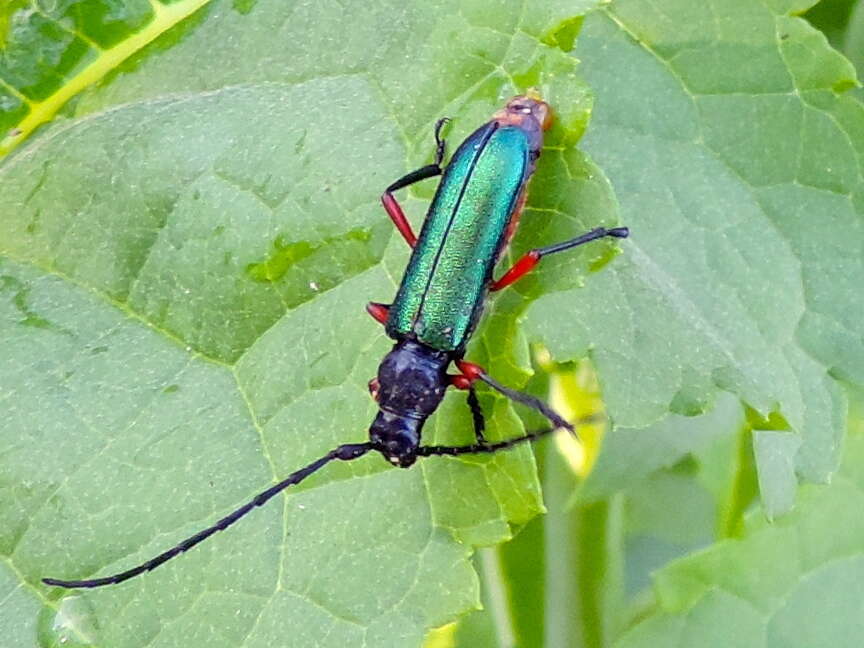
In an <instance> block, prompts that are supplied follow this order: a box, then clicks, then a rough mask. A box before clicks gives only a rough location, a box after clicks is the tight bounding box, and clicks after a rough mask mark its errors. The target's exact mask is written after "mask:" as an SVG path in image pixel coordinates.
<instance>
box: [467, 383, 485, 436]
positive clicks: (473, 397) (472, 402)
mask: <svg viewBox="0 0 864 648" xmlns="http://www.w3.org/2000/svg"><path fill="white" fill-rule="evenodd" d="M468 407H469V409H470V410H471V419H472V420H473V422H474V436H475V437H477V443H480V444H483V443H486V437H485V436H483V432H485V430H486V417H485V416H484V415H483V408H482V407H480V401H479V400H477V390H475V389H474V387H469V388H468Z"/></svg>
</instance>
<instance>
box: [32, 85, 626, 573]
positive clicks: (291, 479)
mask: <svg viewBox="0 0 864 648" xmlns="http://www.w3.org/2000/svg"><path fill="white" fill-rule="evenodd" d="M551 120H552V112H551V109H550V107H549V105H548V104H547V103H546V102H544V101H543V100H542V99H541V98H540V96H539V95H538V94H537V93H536V92H533V91H529V92H528V93H526V94H524V95H519V96H516V97H514V98H512V99H511V100H510V101H508V102H507V103H506V105H505V106H504V107H503V108H502V109H501V110H499V111H497V112H496V113H495V114H494V115H493V116H492V118H491V119H490V120H489V121H488V122H487V123H485V124H484V125H482V126H481V127H480V128H478V129H477V130H475V131H474V132H473V133H472V134H471V135H469V136H468V138H467V139H466V140H465V141H464V142H463V143H462V144H461V145H460V146H459V148H458V149H457V150H456V152H455V153H454V154H453V156H452V157H451V159H450V161H449V163H448V164H447V165H446V166H444V157H445V151H446V143H445V140H444V139H443V138H442V137H441V129H442V127H443V126H444V124H445V123H446V121H447V119H446V118H445V119H441V120H438V122H437V123H436V125H435V131H434V133H435V144H436V147H435V158H434V162H433V163H432V164H429V165H427V166H424V167H422V168H420V169H417V170H416V171H413V172H411V173H409V174H407V175H405V176H403V177H402V178H400V179H398V180H397V181H396V182H394V183H393V184H391V185H390V186H389V187H387V189H386V190H385V191H384V193H383V195H382V196H381V201H382V203H383V206H384V209H385V210H386V212H387V214H388V216H389V217H390V219H391V220H392V221H393V224H394V225H395V227H396V229H397V230H398V231H399V233H400V234H401V235H402V237H403V238H404V239H405V241H406V242H407V243H408V245H409V246H411V248H412V253H411V258H410V260H409V262H408V266H407V268H406V270H405V274H404V275H403V277H402V281H401V283H400V285H399V288H398V291H397V293H396V298H395V300H394V301H393V303H392V304H391V305H385V304H382V303H377V302H371V303H370V304H368V306H367V311H368V312H369V314H370V315H371V316H372V317H373V318H375V319H376V320H377V321H378V322H380V323H381V324H383V325H384V327H385V331H386V332H387V335H388V336H389V337H390V338H392V339H393V340H394V341H395V344H394V346H393V348H392V349H391V351H390V352H389V353H388V354H387V355H386V356H385V357H384V359H383V360H382V361H381V364H380V366H379V367H378V375H377V377H376V378H373V379H372V380H371V381H370V383H369V390H370V393H371V394H372V397H373V398H374V399H375V401H376V402H377V404H378V413H377V415H376V416H375V420H374V421H373V422H372V424H371V426H370V428H369V438H368V441H366V442H363V443H346V444H343V445H340V446H338V447H337V448H335V449H333V450H331V451H330V452H328V453H327V454H325V455H324V456H323V457H320V458H319V459H316V460H315V461H313V462H312V463H310V464H309V465H307V466H305V467H303V468H301V469H299V470H297V471H296V472H294V473H291V474H290V475H289V476H288V477H286V478H285V479H284V480H282V481H281V482H279V483H278V484H275V485H273V486H271V487H270V488H268V489H267V490H265V491H263V492H261V493H259V494H258V495H256V496H255V497H254V498H253V499H252V500H251V501H249V502H247V503H246V504H244V505H243V506H241V507H240V508H238V509H236V510H235V511H233V512H231V513H229V514H228V515H226V516H225V517H223V518H222V519H220V520H219V521H218V522H216V523H215V524H214V525H212V526H210V527H208V528H206V529H203V530H201V531H199V532H198V533H196V534H195V535H193V536H191V537H189V538H187V539H186V540H184V541H183V542H181V543H179V544H178V545H176V546H174V547H172V548H171V549H169V550H167V551H165V552H163V553H161V554H159V555H158V556H156V557H155V558H152V559H150V560H148V561H146V562H144V563H142V564H140V565H138V566H136V567H133V568H131V569H128V570H126V571H123V572H120V573H118V574H114V575H112V576H106V577H104V578H94V579H89V580H60V579H56V578H44V579H42V581H43V582H44V583H45V584H46V585H54V586H59V587H66V588H79V587H80V588H89V587H101V586H103V585H111V584H115V583H121V582H123V581H126V580H128V579H130V578H133V577H135V576H138V575H139V574H142V573H144V572H147V571H150V570H152V569H155V568H156V567H158V566H159V565H161V564H163V563H165V562H166V561H168V560H170V559H171V558H174V557H175V556H177V555H178V554H181V553H183V552H184V551H187V550H189V549H191V548H192V547H194V546H195V545H197V544H199V543H200V542H203V541H204V540H206V539H207V538H209V537H210V536H212V535H213V534H214V533H216V532H218V531H222V530H224V529H226V528H228V527H229V526H231V525H232V524H234V523H235V522H237V521H238V520H239V519H240V518H242V517H243V516H244V515H246V514H247V513H249V512H250V511H252V510H253V509H254V508H256V507H258V506H262V505H263V504H264V503H266V502H267V501H268V500H270V499H271V498H273V497H275V496H276V495H277V494H279V493H281V492H282V491H283V490H285V489H286V488H288V487H289V486H292V485H294V484H298V483H300V482H301V481H303V480H304V479H306V477H308V476H309V475H311V474H312V473H314V472H316V471H318V470H320V469H321V468H322V467H324V466H325V465H327V464H328V463H330V462H331V461H334V460H340V461H352V460H354V459H357V458H359V457H362V456H363V455H365V454H366V453H368V452H370V451H373V450H374V451H377V452H378V453H380V454H381V455H382V456H383V457H384V458H385V459H386V460H388V461H389V462H390V463H392V464H393V465H395V466H398V467H401V468H408V467H410V466H411V465H413V464H414V463H415V462H416V461H417V459H418V458H420V457H430V456H436V455H449V456H457V455H463V454H482V453H493V452H498V451H500V450H505V449H507V448H511V447H513V446H515V445H517V444H520V443H524V442H526V441H531V440H534V439H537V438H540V437H542V436H544V435H547V434H550V433H551V432H554V431H555V430H558V429H561V428H564V429H567V430H569V431H570V432H574V429H573V426H572V425H571V424H570V423H569V422H567V421H566V420H565V419H564V418H563V417H561V416H560V415H559V414H558V413H556V412H555V411H554V410H553V409H552V408H551V407H549V406H548V405H546V404H545V403H544V402H543V401H541V400H539V399H537V398H535V397H533V396H531V395H529V394H525V393H522V392H519V391H516V390H513V389H510V388H508V387H505V386H504V385H502V384H500V383H498V382H497V381H496V380H494V379H493V378H492V377H490V376H489V375H488V374H487V373H486V371H485V370H484V369H483V368H482V367H480V366H479V365H476V364H474V363H471V362H468V361H466V360H465V359H464V354H465V346H466V344H467V343H468V341H469V340H470V338H471V334H472V333H473V332H474V329H475V328H476V326H477V323H478V321H479V319H480V316H481V314H482V312H483V306H484V303H485V301H486V297H487V294H488V293H489V292H496V291H498V290H501V289H502V288H505V287H507V286H509V285H510V284H512V283H513V282H515V281H517V280H518V279H519V278H521V277H523V276H524V275H525V274H527V273H528V272H529V271H530V270H531V269H532V268H534V267H535V266H536V265H537V264H538V263H539V261H540V260H541V259H542V258H544V257H546V256H548V255H550V254H556V253H558V252H563V251H565V250H569V249H571V248H575V247H577V246H580V245H583V244H585V243H588V242H590V241H594V240H597V239H601V238H605V237H612V238H626V237H627V236H628V235H629V230H628V229H627V228H626V227H615V228H611V229H606V228H602V227H599V228H596V229H594V230H591V231H590V232H587V233H585V234H583V235H581V236H578V237H576V238H573V239H570V240H567V241H563V242H561V243H557V244H554V245H549V246H547V247H541V248H536V249H533V250H531V251H529V252H527V253H526V254H524V255H523V256H522V257H521V258H520V259H519V260H518V261H517V262H516V263H515V264H514V265H513V266H512V267H511V268H510V269H509V270H507V271H506V272H505V273H504V274H503V275H502V276H501V277H500V278H498V279H494V278H493V271H494V269H495V266H496V264H497V262H498V259H499V257H500V256H501V254H502V252H503V251H504V249H505V248H506V247H507V245H508V244H509V242H510V239H511V238H512V236H513V234H514V232H515V230H516V227H517V224H518V222H519V216H520V214H521V212H522V209H523V207H524V205H525V199H526V196H527V187H528V182H529V180H530V178H531V175H532V174H533V172H534V169H535V167H536V163H537V158H538V157H539V156H540V151H541V148H542V145H543V134H544V131H545V130H547V129H548V128H549V126H550V124H551ZM439 175H440V176H442V178H441V181H440V183H439V184H438V189H437V191H436V193H435V197H434V198H433V200H432V203H431V204H430V206H429V210H428V212H427V214H426V218H425V220H424V222H423V227H422V230H421V232H420V236H419V237H417V236H415V234H414V232H413V230H412V228H411V225H410V223H409V222H408V219H407V218H406V217H405V213H404V212H403V210H402V208H401V206H400V205H399V203H398V202H397V200H396V198H395V196H394V193H395V192H396V191H398V190H400V189H403V188H405V187H407V186H409V185H412V184H414V183H416V182H420V181H421V180H425V179H428V178H432V177H435V176H439ZM454 364H455V366H456V368H457V370H458V373H456V374H449V373H448V368H449V367H450V366H451V365H454ZM477 381H480V382H483V383H485V384H486V385H488V386H489V387H491V388H492V389H494V390H495V391H497V392H499V393H501V394H502V395H504V396H505V397H507V398H509V399H510V400H513V401H515V402H518V403H521V404H523V405H525V406H528V407H531V408H533V409H535V410H537V411H538V412H540V413H541V414H543V415H544V416H545V417H546V418H547V419H548V420H549V421H550V422H551V423H552V427H549V428H546V429H542V430H539V431H535V432H528V433H526V434H524V435H523V436H520V437H515V438H512V439H507V440H503V441H496V442H488V441H487V440H486V438H485V437H484V434H483V432H484V428H485V418H484V415H483V411H482V409H481V408H480V403H479V401H478V399H477V394H476V391H475V383H476V382H477ZM448 387H454V388H456V389H460V390H465V391H467V392H468V399H467V402H468V406H469V408H470V410H471V414H472V420H473V423H474V433H475V437H476V442H475V443H473V444H470V445H464V446H446V445H425V446H424V445H421V444H420V440H421V436H422V430H423V425H424V423H425V422H426V420H427V419H428V418H429V417H430V416H431V415H432V414H433V413H434V412H435V410H436V409H437V408H438V406H439V405H440V404H441V401H442V400H443V398H444V395H445V392H446V391H447V388H448Z"/></svg>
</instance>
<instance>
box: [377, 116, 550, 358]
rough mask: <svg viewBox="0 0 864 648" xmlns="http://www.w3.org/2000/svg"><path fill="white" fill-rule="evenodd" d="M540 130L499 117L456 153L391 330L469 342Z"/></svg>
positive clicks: (395, 334)
mask: <svg viewBox="0 0 864 648" xmlns="http://www.w3.org/2000/svg"><path fill="white" fill-rule="evenodd" d="M538 135H539V133H535V132H533V131H531V130H525V129H524V128H521V127H519V126H517V125H511V124H507V123H501V122H499V121H495V120H493V121H491V122H489V123H488V124H485V125H484V126H482V127H480V128H479V129H477V130H476V131H474V133H472V134H471V136H470V137H468V139H466V140H465V141H464V142H463V143H462V145H461V146H460V147H459V149H458V150H457V151H456V153H455V154H454V155H453V158H452V159H451V161H450V163H449V164H448V165H447V168H446V169H445V171H444V177H443V178H442V180H441V183H440V184H439V185H438V191H437V193H436V194H435V198H434V200H433V201H432V205H431V206H430V208H429V212H428V213H427V215H426V220H425V221H424V223H423V229H422V231H421V232H420V237H419V238H418V240H417V245H416V246H415V247H414V252H413V254H412V255H411V260H410V262H409V263H408V268H407V270H406V271H405V275H404V277H403V279H402V283H401V285H400V286H399V291H398V293H397V295H396V300H395V301H394V302H393V305H392V306H391V307H390V313H389V318H388V320H387V324H386V327H387V334H388V335H389V336H390V337H392V338H395V339H400V338H403V337H406V336H409V337H413V338H414V339H416V340H417V341H419V342H422V343H423V344H426V345H428V346H430V347H432V348H434V349H439V350H441V351H460V350H461V349H462V348H463V347H464V346H465V344H466V343H467V341H468V338H469V337H470V336H471V333H472V331H473V329H474V326H475V325H476V323H477V320H478V319H479V317H480V313H481V311H482V309H483V300H484V298H485V296H486V291H487V289H488V286H489V283H490V281H491V279H492V270H493V268H494V267H495V263H496V261H497V260H498V256H499V254H500V252H501V250H502V248H503V247H504V245H505V244H506V242H507V241H506V236H507V232H508V225H509V224H510V220H511V217H512V216H513V215H514V211H515V210H516V209H517V205H518V201H519V197H520V195H521V194H522V190H523V187H524V186H525V183H526V182H527V181H528V178H529V177H530V174H531V172H532V171H533V166H534V159H533V158H534V157H536V153H535V150H536V149H535V147H537V138H538Z"/></svg>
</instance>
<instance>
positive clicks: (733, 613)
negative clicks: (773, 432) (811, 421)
mask: <svg viewBox="0 0 864 648" xmlns="http://www.w3.org/2000/svg"><path fill="white" fill-rule="evenodd" d="M787 436H788V435H787ZM862 466H864V437H862V436H861V433H860V432H859V433H858V434H856V435H854V436H851V437H850V438H849V439H848V440H847V447H846V450H845V453H844V459H843V467H842V469H841V471H840V473H839V474H838V475H837V476H836V477H835V479H834V481H833V482H832V484H831V485H830V486H808V487H805V488H804V489H803V490H802V491H801V493H800V495H799V501H798V506H797V510H796V511H795V512H793V513H791V514H789V515H787V516H785V517H783V518H781V519H780V520H779V521H777V522H775V523H774V524H773V525H771V524H767V523H766V522H765V521H764V519H761V516H759V515H755V516H751V519H750V521H749V525H748V526H749V528H748V529H747V530H746V532H745V537H744V538H743V539H742V540H735V541H726V542H723V543H720V544H718V545H716V546H714V547H712V548H711V549H709V550H707V551H704V552H702V553H701V554H696V555H694V556H691V557H688V558H684V559H681V560H679V561H677V562H675V563H672V564H671V565H669V566H668V567H666V568H664V569H663V570H661V571H660V572H659V573H658V574H657V576H656V594H657V597H658V602H659V606H660V609H659V610H658V612H657V613H656V614H654V615H652V616H650V617H649V618H648V619H646V620H645V621H643V622H642V623H641V624H639V625H638V626H636V627H635V628H634V629H633V630H632V631H631V632H629V633H628V634H627V635H626V636H625V637H624V638H622V640H621V641H619V642H617V643H616V644H615V646H616V648H634V647H636V646H667V645H699V646H705V647H706V648H710V647H711V646H729V645H734V646H753V647H765V646H777V647H778V648H779V647H780V646H782V647H783V648H799V647H800V648H804V647H805V646H807V647H810V646H850V647H851V646H855V645H857V643H858V637H857V636H856V635H855V628H858V627H860V623H861V613H860V601H861V597H862V595H864V592H862V586H861V582H862V576H864V555H862V547H864V526H862V523H861V516H860V515H853V514H851V512H853V511H860V510H861V507H862V506H864V471H862ZM840 520H842V521H843V523H842V524H838V523H837V522H838V521H840ZM730 620H734V623H731V624H730V623H729V621H730Z"/></svg>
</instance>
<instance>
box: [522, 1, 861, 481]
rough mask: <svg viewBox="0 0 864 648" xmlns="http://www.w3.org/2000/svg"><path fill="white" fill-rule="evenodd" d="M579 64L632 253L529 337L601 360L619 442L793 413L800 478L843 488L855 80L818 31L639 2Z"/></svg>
mask: <svg viewBox="0 0 864 648" xmlns="http://www.w3.org/2000/svg"><path fill="white" fill-rule="evenodd" d="M774 4H776V5H777V7H776V9H777V11H788V10H790V9H795V10H800V9H802V8H803V7H802V6H798V4H800V3H798V4H796V3H774ZM781 5H782V6H781ZM744 25H746V28H745V27H743V26H744ZM576 53H577V55H578V56H579V58H580V59H581V61H582V62H583V68H582V69H583V70H584V73H585V75H586V76H587V78H588V80H589V82H590V84H591V86H592V88H593V89H594V90H595V92H596V104H595V109H594V114H593V118H592V121H591V126H590V128H589V130H588V132H587V134H586V137H585V138H583V141H582V145H583V146H584V148H585V149H586V150H587V152H588V153H589V154H590V155H591V156H592V158H593V159H594V161H595V162H596V163H597V164H598V165H599V166H600V167H601V168H602V169H603V171H604V173H605V174H606V175H607V177H608V178H609V181H610V182H611V185H612V187H613V188H614V191H615V195H616V196H617V198H618V201H619V203H620V214H621V216H620V220H621V222H622V223H624V224H626V225H628V226H630V228H631V232H632V234H631V238H630V239H629V240H628V241H627V242H625V243H624V244H623V245H622V254H621V256H619V257H618V258H616V259H615V262H614V263H612V264H610V265H609V267H608V268H607V269H606V270H605V271H604V272H601V273H598V274H597V275H596V276H594V277H592V278H591V280H590V281H588V282H587V283H586V285H585V287H584V289H580V290H578V291H575V290H571V291H565V292H563V293H557V294H550V295H545V296H543V297H542V298H541V299H539V300H538V301H537V302H535V303H534V305H533V306H532V307H531V309H530V312H529V318H528V321H527V324H528V332H529V336H533V337H539V338H542V339H543V340H544V341H545V343H546V344H547V345H548V346H549V348H550V350H551V351H552V353H553V354H554V355H555V356H556V357H558V358H569V357H578V356H581V355H583V354H585V353H590V355H591V357H592V359H593V360H594V363H595V365H596V367H597V371H598V374H599V376H600V379H601V383H602V388H603V394H604V399H605V400H606V402H607V405H608V408H609V411H610V413H611V415H612V416H613V418H614V419H615V421H616V422H617V423H618V424H619V425H622V426H624V427H628V428H643V427H645V426H648V425H651V424H653V423H655V422H657V421H659V420H661V419H662V418H663V417H665V416H666V415H667V413H668V411H669V410H670V409H671V410H673V411H675V412H678V413H683V414H687V415H692V414H694V413H697V412H700V411H705V410H707V409H708V408H709V406H710V403H711V402H712V401H713V400H714V399H715V398H716V394H717V393H718V391H720V390H722V391H728V392H731V393H733V394H735V395H736V396H738V397H739V398H740V399H741V400H742V401H744V402H745V403H746V404H748V405H750V406H751V407H753V408H754V409H756V410H757V411H758V412H760V413H761V415H762V416H764V417H767V416H768V415H769V414H771V413H772V412H773V413H776V414H780V415H781V416H782V418H784V419H785V421H786V422H787V423H788V425H789V427H790V428H791V430H792V431H793V433H794V434H795V435H798V436H799V437H800V440H801V446H800V449H799V450H798V452H797V453H796V456H795V464H794V467H795V471H796V472H797V473H798V474H799V475H800V476H803V477H804V478H806V479H809V480H812V481H824V480H826V479H827V478H828V476H829V475H830V474H831V472H832V471H833V470H834V468H835V467H836V464H837V460H838V455H839V448H840V439H841V434H842V429H843V421H844V416H845V404H844V398H843V395H842V393H841V392H840V391H839V389H838V388H837V386H836V383H835V381H834V378H833V377H834V376H839V377H843V378H845V379H847V380H850V381H852V382H855V383H857V384H860V383H861V382H862V381H864V369H862V368H864V356H862V353H861V350H862V349H864V347H862V345H861V344H860V340H861V338H862V329H861V321H862V320H861V318H860V316H859V315H860V312H861V307H860V305H861V299H860V290H859V289H858V286H860V285H862V282H864V262H862V257H861V254H860V249H859V248H860V246H859V244H858V242H859V241H860V240H861V236H862V217H861V216H862V211H864V204H862V202H861V200H860V196H861V195H862V193H861V188H862V184H861V183H862V181H861V177H862V176H861V171H860V164H859V159H860V156H861V154H862V153H864V137H862V133H864V110H862V107H861V105H860V103H859V102H858V101H856V100H855V99H854V98H852V97H850V96H846V95H842V94H838V91H839V90H842V89H844V88H848V87H850V86H851V85H852V84H854V83H855V79H854V71H853V70H852V68H851V66H850V65H849V63H848V62H847V61H845V60H844V59H842V57H840V56H839V55H838V54H837V53H836V52H834V51H833V50H831V49H830V48H829V47H828V46H827V43H826V42H825V39H824V37H823V36H821V34H819V33H818V32H816V31H815V30H813V29H812V28H811V27H809V26H808V25H807V23H806V22H804V21H803V20H801V19H799V18H793V17H790V16H789V15H784V14H778V13H774V12H773V11H772V10H770V9H769V8H768V7H766V6H765V4H764V3H752V2H748V1H746V0H735V1H732V2H724V3H721V4H719V5H717V6H714V4H711V3H708V4H706V3H693V2H689V1H687V0H665V1H664V2H661V3H660V4H658V3H649V2H644V1H642V0H621V1H620V2H615V3H614V4H610V5H608V6H604V8H603V9H602V10H600V11H596V12H593V13H592V14H590V15H589V17H588V18H587V19H586V21H585V24H584V27H583V30H582V33H581V34H580V37H579V40H578V42H577V50H576ZM562 303H565V304H568V309H567V316H566V317H562V316H561V313H562V308H561V304H562ZM651 438H652V437H651V435H646V437H645V443H644V445H642V444H640V445H638V446H637V447H635V448H632V449H631V450H630V451H629V452H630V454H632V455H639V454H641V453H646V454H647V453H649V452H650V449H649V445H650V440H651ZM760 468H763V466H760Z"/></svg>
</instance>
